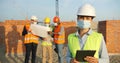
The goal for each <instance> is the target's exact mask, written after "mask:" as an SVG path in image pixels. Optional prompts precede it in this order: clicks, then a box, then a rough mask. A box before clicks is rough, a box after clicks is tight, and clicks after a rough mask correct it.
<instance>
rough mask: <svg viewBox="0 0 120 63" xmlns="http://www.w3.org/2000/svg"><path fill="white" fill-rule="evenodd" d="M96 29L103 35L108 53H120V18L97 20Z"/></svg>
mask: <svg viewBox="0 0 120 63" xmlns="http://www.w3.org/2000/svg"><path fill="white" fill-rule="evenodd" d="M98 31H99V32H101V33H102V34H103V35H104V38H105V41H106V45H107V48H108V52H109V53H120V46H119V45H120V20H106V21H101V22H99V26H98Z"/></svg>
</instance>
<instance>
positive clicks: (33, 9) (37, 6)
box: [0, 0, 120, 21]
mask: <svg viewBox="0 0 120 63" xmlns="http://www.w3.org/2000/svg"><path fill="white" fill-rule="evenodd" d="M86 3H89V4H91V5H93V6H94V7H95V9H96V18H95V19H94V21H102V20H113V19H114V20H120V0H59V16H60V19H61V21H71V20H76V18H77V17H76V14H77V11H78V8H79V7H80V6H81V5H83V4H86ZM55 11H56V10H55V0H0V21H4V20H11V19H14V20H24V19H26V16H27V17H28V19H30V17H31V16H37V17H38V19H39V21H43V20H44V18H45V17H50V18H51V20H52V19H53V17H54V16H55Z"/></svg>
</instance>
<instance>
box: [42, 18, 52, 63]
mask: <svg viewBox="0 0 120 63" xmlns="http://www.w3.org/2000/svg"><path fill="white" fill-rule="evenodd" d="M44 24H45V26H46V27H49V28H50V29H51V27H50V18H49V17H46V18H45V19H44ZM49 32H52V29H51V30H50V31H49ZM52 41H53V39H52V37H51V35H50V34H48V36H47V37H43V40H42V63H46V60H47V57H48V58H49V60H48V63H52V59H53V57H52ZM47 54H48V55H47Z"/></svg>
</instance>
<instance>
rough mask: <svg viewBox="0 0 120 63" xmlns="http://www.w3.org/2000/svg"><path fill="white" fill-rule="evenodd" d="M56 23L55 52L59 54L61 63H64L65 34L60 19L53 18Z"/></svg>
mask: <svg viewBox="0 0 120 63" xmlns="http://www.w3.org/2000/svg"><path fill="white" fill-rule="evenodd" d="M53 22H54V25H55V27H54V35H53V36H54V43H55V47H56V48H55V51H56V53H57V54H58V61H59V63H63V52H62V50H63V45H64V43H65V32H64V27H63V26H62V24H61V23H60V19H59V17H57V16H55V17H54V18H53Z"/></svg>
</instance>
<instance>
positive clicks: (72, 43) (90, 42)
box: [68, 32, 102, 58]
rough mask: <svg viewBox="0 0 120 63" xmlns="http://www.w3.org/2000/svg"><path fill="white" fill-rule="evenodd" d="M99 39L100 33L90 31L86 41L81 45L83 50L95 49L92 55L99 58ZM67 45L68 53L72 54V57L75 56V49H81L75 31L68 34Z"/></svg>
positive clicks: (100, 37) (100, 38)
mask: <svg viewBox="0 0 120 63" xmlns="http://www.w3.org/2000/svg"><path fill="white" fill-rule="evenodd" d="M101 40H102V34H100V33H97V32H92V34H90V35H89V36H88V38H87V40H86V43H85V45H84V47H83V50H96V53H95V55H94V57H95V58H99V49H100V45H101ZM68 47H69V50H70V53H71V54H72V58H75V56H76V51H77V50H81V48H80V42H79V38H78V36H76V35H75V33H73V34H70V35H69V36H68Z"/></svg>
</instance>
